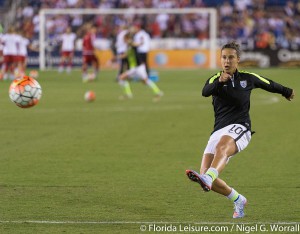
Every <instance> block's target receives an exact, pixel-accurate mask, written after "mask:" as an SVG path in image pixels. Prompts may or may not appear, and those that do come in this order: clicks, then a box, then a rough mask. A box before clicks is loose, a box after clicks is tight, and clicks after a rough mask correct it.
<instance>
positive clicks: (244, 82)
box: [240, 80, 247, 88]
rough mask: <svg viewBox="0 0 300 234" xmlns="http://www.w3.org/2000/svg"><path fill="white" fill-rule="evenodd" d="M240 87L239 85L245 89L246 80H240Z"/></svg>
mask: <svg viewBox="0 0 300 234" xmlns="http://www.w3.org/2000/svg"><path fill="white" fill-rule="evenodd" d="M240 85H241V87H242V88H246V87H247V80H241V81H240Z"/></svg>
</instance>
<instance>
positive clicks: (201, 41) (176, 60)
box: [39, 8, 217, 70]
mask: <svg viewBox="0 0 300 234" xmlns="http://www.w3.org/2000/svg"><path fill="white" fill-rule="evenodd" d="M39 16H40V17H39V19H40V21H39V31H40V33H39V45H40V46H39V68H40V69H41V70H44V69H47V68H51V67H56V66H57V65H58V61H59V53H58V48H57V47H56V45H55V43H53V41H55V40H54V39H53V34H52V32H50V31H49V24H51V21H53V19H54V18H59V17H71V18H72V17H74V18H75V16H76V17H77V18H78V17H79V18H81V19H82V20H83V23H84V22H86V21H90V22H91V21H93V22H95V20H96V21H101V22H102V24H103V22H104V24H109V27H106V31H109V30H111V31H113V30H114V26H116V27H117V25H118V24H120V21H123V22H124V21H125V22H126V24H128V25H131V24H133V22H134V20H136V19H137V18H139V19H143V21H147V22H148V23H149V24H151V26H149V28H150V29H151V30H152V32H150V35H151V36H152V39H151V51H150V53H152V60H153V61H154V62H153V63H156V64H154V65H153V66H154V67H155V66H158V67H159V66H160V67H164V66H165V67H172V66H173V67H207V68H216V66H217V62H216V61H217V60H216V56H217V55H216V49H217V11H216V9H214V8H173V9H161V8H160V9H154V8H147V9H146V8H127V9H42V10H41V11H40V12H39ZM69 20H70V19H69ZM170 21H171V23H170ZM164 22H165V24H166V26H165V27H172V30H169V31H167V33H165V31H164V32H162V34H160V35H158V36H157V35H156V34H155V26H157V27H158V26H160V27H163V24H164ZM167 22H168V23H167ZM157 24H162V25H157ZM167 24H168V25H167ZM106 26H107V25H106ZM107 28H108V30H107ZM149 28H148V29H149ZM160 30H161V29H160ZM147 31H148V30H147ZM81 41H82V40H81V38H80V36H79V38H78V40H77V43H76V45H77V47H76V50H77V53H75V57H74V63H75V66H76V65H77V66H80V63H81V57H80V53H81ZM111 43H112V40H111V38H108V37H107V35H105V34H104V35H100V37H99V38H98V43H97V45H99V47H98V49H99V50H100V51H101V52H104V54H106V55H107V56H105V57H106V58H104V60H105V59H108V57H110V55H109V54H110V53H111V51H110V46H111ZM105 52H106V53H105ZM149 57H150V58H151V54H150V56H149ZM101 64H102V66H103V61H101ZM104 64H105V62H104ZM150 66H151V62H150ZM153 66H152V67H153Z"/></svg>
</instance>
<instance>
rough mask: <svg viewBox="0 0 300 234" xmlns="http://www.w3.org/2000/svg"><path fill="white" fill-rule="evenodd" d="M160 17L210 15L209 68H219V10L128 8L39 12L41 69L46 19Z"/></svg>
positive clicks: (43, 59)
mask: <svg viewBox="0 0 300 234" xmlns="http://www.w3.org/2000/svg"><path fill="white" fill-rule="evenodd" d="M146 14H148V15H158V14H176V15H178V14H179V15H184V14H185V15H186V14H206V15H208V18H209V20H208V37H209V40H208V49H209V53H210V56H209V61H208V63H209V68H211V69H214V68H216V67H217V53H216V50H217V10H216V9H214V8H172V9H164V8H159V9H156V8H127V9H87V8H82V9H79V8H78V9H73V8H72V9H42V10H40V12H39V18H40V21H39V45H40V46H39V68H40V70H45V68H46V51H45V50H46V43H47V40H46V39H47V38H46V33H47V32H46V17H47V16H51V15H146Z"/></svg>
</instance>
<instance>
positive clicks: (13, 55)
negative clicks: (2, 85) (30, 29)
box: [0, 26, 21, 80]
mask: <svg viewBox="0 0 300 234" xmlns="http://www.w3.org/2000/svg"><path fill="white" fill-rule="evenodd" d="M20 42H21V36H20V35H18V34H17V33H16V30H15V28H14V27H12V26H11V27H9V29H8V31H7V33H6V34H4V35H3V37H2V38H1V43H2V45H3V64H2V69H1V74H0V79H4V80H7V79H8V78H9V79H11V80H13V79H15V76H14V72H15V68H16V67H17V57H18V50H19V44H20Z"/></svg>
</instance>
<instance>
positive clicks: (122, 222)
mask: <svg viewBox="0 0 300 234" xmlns="http://www.w3.org/2000/svg"><path fill="white" fill-rule="evenodd" d="M0 223H10V224H22V223H34V224H108V225H109V224H120V225H121V224H194V225H197V224H198V225H232V224H245V225H251V224H271V225H272V224H278V225H293V224H300V223H299V222H276V223H275V222H245V223H243V222H241V223H234V222H219V223H218V222H186V221H183V222H179V221H177V222H169V221H166V222H164V221H152V222H151V221H71V220H66V221H59V220H0Z"/></svg>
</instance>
